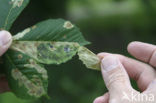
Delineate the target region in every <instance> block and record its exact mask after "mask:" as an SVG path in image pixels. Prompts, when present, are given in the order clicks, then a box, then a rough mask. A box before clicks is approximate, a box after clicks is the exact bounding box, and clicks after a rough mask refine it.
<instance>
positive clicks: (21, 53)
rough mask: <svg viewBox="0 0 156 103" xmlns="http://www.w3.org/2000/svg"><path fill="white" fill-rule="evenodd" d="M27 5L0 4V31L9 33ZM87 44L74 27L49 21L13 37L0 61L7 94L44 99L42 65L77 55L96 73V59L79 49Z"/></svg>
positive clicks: (21, 0) (22, 0) (18, 1)
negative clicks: (7, 83) (3, 70)
mask: <svg viewBox="0 0 156 103" xmlns="http://www.w3.org/2000/svg"><path fill="white" fill-rule="evenodd" d="M28 2H29V1H28V0H11V1H10V0H6V1H1V3H0V5H2V6H0V9H1V11H0V12H2V13H1V16H2V17H3V18H2V21H3V22H2V23H1V24H0V28H1V29H2V30H9V29H10V27H11V26H12V24H13V22H14V21H15V19H16V18H17V17H18V15H19V14H20V12H21V11H22V10H23V9H24V8H25V6H26V5H27V4H28ZM4 9H7V12H5V11H4ZM2 10H3V11H2ZM88 43H89V42H87V41H86V40H85V39H84V38H83V36H82V34H81V32H80V31H79V29H78V28H77V27H76V26H75V25H73V24H72V23H71V22H69V21H65V20H63V19H49V20H46V21H43V22H40V23H38V24H36V25H34V26H32V27H29V28H27V29H25V30H23V31H22V32H19V33H17V34H16V35H15V36H13V43H12V45H11V47H10V48H9V50H8V52H7V53H6V54H5V55H4V58H3V61H4V69H5V72H6V75H7V78H8V82H9V86H10V88H11V90H12V91H13V92H14V93H15V95H16V96H17V97H20V98H23V99H35V98H40V97H42V96H45V97H48V94H47V88H48V74H47V71H46V69H45V68H44V64H57V65H58V64H61V63H65V62H67V61H68V60H70V59H71V58H72V57H73V56H74V55H76V53H77V52H78V55H79V56H80V60H82V61H83V62H84V64H85V65H86V66H87V67H88V68H91V69H96V70H100V66H99V64H100V60H99V58H98V57H97V56H96V55H95V54H94V53H92V52H91V51H89V50H88V49H87V48H85V47H83V46H84V45H86V44H88ZM92 59H93V60H92Z"/></svg>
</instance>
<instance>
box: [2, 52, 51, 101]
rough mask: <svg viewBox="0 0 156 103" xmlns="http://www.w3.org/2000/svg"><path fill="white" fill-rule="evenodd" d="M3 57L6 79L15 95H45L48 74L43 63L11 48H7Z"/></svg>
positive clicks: (23, 96)
mask: <svg viewBox="0 0 156 103" xmlns="http://www.w3.org/2000/svg"><path fill="white" fill-rule="evenodd" d="M5 57H6V59H4V60H5V63H4V65H5V68H6V74H7V79H8V81H9V86H10V88H11V90H12V91H13V92H14V93H15V94H16V96H18V97H20V98H22V99H33V98H39V97H41V96H44V95H45V96H46V95H47V87H48V75H47V71H46V70H45V69H44V66H43V65H41V64H39V63H37V62H36V61H35V60H34V59H32V58H31V57H29V56H27V55H25V54H23V53H21V52H17V51H13V50H9V51H8V52H7V55H5Z"/></svg>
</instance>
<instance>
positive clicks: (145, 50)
mask: <svg viewBox="0 0 156 103" xmlns="http://www.w3.org/2000/svg"><path fill="white" fill-rule="evenodd" d="M128 52H129V53H130V54H131V55H133V56H134V57H136V58H137V59H139V60H141V61H143V62H147V63H149V64H151V65H152V66H154V67H156V46H155V45H152V44H148V43H142V42H132V43H130V44H129V45H128Z"/></svg>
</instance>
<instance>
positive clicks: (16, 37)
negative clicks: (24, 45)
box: [13, 28, 31, 40]
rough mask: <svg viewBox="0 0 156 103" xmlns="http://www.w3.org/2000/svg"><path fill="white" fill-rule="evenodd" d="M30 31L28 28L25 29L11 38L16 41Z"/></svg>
mask: <svg viewBox="0 0 156 103" xmlns="http://www.w3.org/2000/svg"><path fill="white" fill-rule="evenodd" d="M30 31H31V29H30V28H28V29H25V30H24V31H22V32H20V33H18V34H16V35H15V36H13V40H18V39H20V38H22V37H24V36H25V35H26V34H27V33H29V32H30Z"/></svg>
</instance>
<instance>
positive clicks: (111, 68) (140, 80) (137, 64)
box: [0, 31, 156, 103]
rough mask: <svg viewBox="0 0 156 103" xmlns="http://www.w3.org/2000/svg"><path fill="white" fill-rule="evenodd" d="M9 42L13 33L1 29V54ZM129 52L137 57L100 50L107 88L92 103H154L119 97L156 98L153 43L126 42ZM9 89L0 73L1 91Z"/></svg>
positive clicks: (154, 48) (155, 60)
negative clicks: (135, 87)
mask: <svg viewBox="0 0 156 103" xmlns="http://www.w3.org/2000/svg"><path fill="white" fill-rule="evenodd" d="M11 42H12V36H11V34H10V33H9V32H7V31H0V56H2V55H3V54H4V53H5V52H6V51H7V49H8V48H9V46H10V45H11ZM128 52H129V53H130V54H131V55H132V56H134V57H135V58H136V59H138V60H135V59H131V58H128V57H125V56H123V55H119V54H110V53H100V54H98V56H99V58H101V68H102V70H101V71H102V75H103V78H104V81H105V84H106V86H107V88H108V90H109V92H108V93H105V94H104V95H103V96H101V97H98V98H96V99H95V101H94V103H155V101H150V102H149V101H148V102H147V101H141V102H140V101H137V100H136V101H129V100H126V99H121V98H122V97H123V96H124V95H123V94H122V93H123V92H124V93H125V94H126V95H127V96H128V97H130V96H131V93H132V92H134V94H138V95H144V94H147V95H148V94H153V96H154V97H156V71H155V70H154V67H156V46H155V45H151V44H146V43H141V42H132V43H130V44H129V45H128ZM129 77H130V78H133V79H134V80H136V82H137V84H138V87H139V88H140V90H141V91H142V92H141V93H140V92H138V91H136V90H134V89H133V88H132V87H131V84H130V81H129ZM6 91H9V88H8V83H7V81H6V79H5V76H3V75H2V76H0V93H2V92H6Z"/></svg>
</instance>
